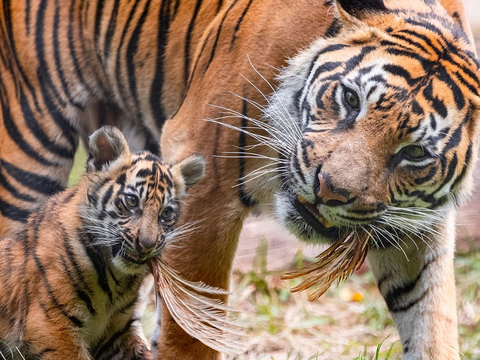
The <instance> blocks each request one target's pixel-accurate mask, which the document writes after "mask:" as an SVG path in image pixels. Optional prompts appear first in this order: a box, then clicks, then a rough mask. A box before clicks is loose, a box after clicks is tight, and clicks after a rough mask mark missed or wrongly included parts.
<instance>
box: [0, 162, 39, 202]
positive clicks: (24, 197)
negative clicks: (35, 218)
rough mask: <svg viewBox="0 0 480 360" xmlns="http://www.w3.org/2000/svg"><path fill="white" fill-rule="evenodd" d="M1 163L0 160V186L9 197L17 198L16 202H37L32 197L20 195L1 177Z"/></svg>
mask: <svg viewBox="0 0 480 360" xmlns="http://www.w3.org/2000/svg"><path fill="white" fill-rule="evenodd" d="M1 163H2V161H1V160H0V185H2V186H3V187H4V189H5V190H7V191H8V192H9V193H10V195H12V196H13V197H15V198H17V199H18V200H22V201H28V202H34V201H37V199H36V198H34V197H33V196H30V195H28V194H22V193H21V192H20V191H18V190H17V189H16V188H15V187H14V186H13V185H12V184H11V183H10V182H9V181H8V179H7V178H6V177H5V175H3V172H2V168H1Z"/></svg>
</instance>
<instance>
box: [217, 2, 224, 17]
mask: <svg viewBox="0 0 480 360" xmlns="http://www.w3.org/2000/svg"><path fill="white" fill-rule="evenodd" d="M222 6H223V0H219V1H218V4H217V14H218V12H219V11H220V10H221V9H222Z"/></svg>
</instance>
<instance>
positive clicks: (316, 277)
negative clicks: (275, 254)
mask: <svg viewBox="0 0 480 360" xmlns="http://www.w3.org/2000/svg"><path fill="white" fill-rule="evenodd" d="M369 237H370V236H369V234H367V233H363V234H360V235H359V234H357V233H356V232H355V233H353V232H352V233H350V234H347V235H345V236H342V237H340V238H339V239H338V240H337V241H335V242H334V243H333V244H332V245H331V246H330V247H329V248H328V249H327V250H325V251H324V252H322V253H321V254H320V255H318V256H317V259H318V261H316V262H314V263H312V264H310V265H308V266H307V267H305V268H303V269H300V270H296V271H291V272H287V273H285V274H284V275H283V276H282V279H296V278H298V277H300V276H307V278H306V279H305V280H304V281H303V282H301V283H300V284H299V285H297V286H295V287H293V288H292V289H291V290H290V291H291V292H292V293H295V292H298V291H303V290H307V289H309V288H311V287H314V288H315V290H314V291H313V292H312V293H311V294H310V295H309V296H308V300H310V301H314V300H317V299H318V298H319V297H320V296H322V295H323V294H324V293H325V292H326V291H327V290H328V288H329V287H330V286H331V285H332V283H333V282H334V281H335V280H337V281H342V280H345V279H346V278H348V277H349V276H350V275H352V273H353V272H354V271H355V270H357V269H359V268H360V266H362V264H363V262H364V261H365V258H366V256H367V253H368V248H369V247H368V239H369Z"/></svg>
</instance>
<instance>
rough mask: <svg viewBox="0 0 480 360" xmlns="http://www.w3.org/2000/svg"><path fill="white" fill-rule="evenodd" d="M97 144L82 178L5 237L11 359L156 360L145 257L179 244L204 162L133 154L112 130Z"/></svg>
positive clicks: (4, 293)
mask: <svg viewBox="0 0 480 360" xmlns="http://www.w3.org/2000/svg"><path fill="white" fill-rule="evenodd" d="M89 145H90V146H89V149H90V157H89V159H88V163H87V172H86V174H85V175H84V176H83V178H82V179H81V181H80V184H79V185H77V186H75V187H73V188H71V189H69V190H66V191H64V192H62V193H60V194H58V195H56V196H54V197H52V198H50V199H49V200H48V201H47V202H46V203H45V204H43V205H42V207H41V208H40V209H39V210H38V211H37V212H35V213H34V214H32V215H31V216H30V218H29V219H28V222H27V224H26V225H25V227H24V228H23V229H22V230H21V231H20V232H18V233H16V234H12V235H10V236H9V237H7V238H2V239H1V240H0V253H1V254H2V256H1V257H0V351H1V354H2V355H3V357H2V358H10V356H11V353H10V350H13V354H14V356H13V358H14V359H21V358H22V357H21V356H23V357H24V358H25V359H27V360H28V359H37V360H39V359H52V360H53V359H54V360H62V359H63V360H72V359H79V360H80V359H82V360H88V359H96V360H100V359H105V360H107V359H108V360H112V359H124V360H125V359H153V356H152V354H151V353H150V351H149V350H148V349H147V347H146V345H145V344H144V342H143V340H142V338H141V336H140V334H139V329H137V326H138V324H137V323H138V322H139V319H136V318H135V317H134V307H135V304H136V302H137V298H138V295H139V288H140V286H141V284H142V281H143V279H144V278H145V276H146V274H147V273H148V270H147V265H146V261H147V260H148V258H150V257H153V256H158V255H160V253H161V252H162V250H163V249H164V247H165V246H166V245H167V244H168V243H169V242H171V241H172V240H173V239H172V234H174V232H172V230H173V226H174V225H175V223H176V221H177V218H178V215H179V212H180V201H181V200H182V199H183V198H184V197H185V195H186V188H187V187H188V186H190V185H192V184H194V183H195V182H196V181H197V180H198V179H199V178H200V177H201V176H202V175H203V171H204V163H203V159H202V158H201V157H195V156H194V157H190V158H188V159H186V160H184V161H183V162H181V163H179V164H177V165H175V166H173V167H169V166H166V165H164V164H163V163H162V162H161V161H160V159H159V158H157V157H156V156H154V155H152V154H151V153H149V152H138V153H130V150H129V148H128V145H127V143H126V141H125V138H124V136H123V134H122V133H121V132H120V131H119V130H118V129H115V128H112V127H103V128H101V129H100V130H97V131H96V132H95V133H94V134H93V135H92V136H91V137H90V142H89ZM175 233H176V232H175ZM20 354H21V355H20Z"/></svg>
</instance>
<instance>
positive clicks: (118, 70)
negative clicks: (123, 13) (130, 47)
mask: <svg viewBox="0 0 480 360" xmlns="http://www.w3.org/2000/svg"><path fill="white" fill-rule="evenodd" d="M139 3H140V1H135V2H134V4H133V6H132V9H131V10H130V12H129V14H128V18H127V21H126V23H125V25H124V26H123V30H122V36H121V38H120V43H119V44H118V50H117V56H116V62H115V80H116V83H117V84H116V85H117V88H118V89H119V90H120V96H121V97H122V99H123V101H124V102H126V101H125V99H127V96H125V94H124V92H123V91H122V89H123V88H124V85H123V82H122V76H121V75H122V63H123V62H122V49H123V45H124V44H125V39H126V36H127V32H128V29H129V27H130V23H131V22H132V20H133V17H134V15H135V12H136V10H137V6H138V4H139ZM162 4H163V2H162ZM127 55H128V54H127ZM127 103H128V102H127Z"/></svg>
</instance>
